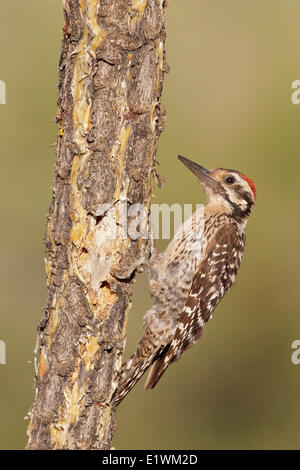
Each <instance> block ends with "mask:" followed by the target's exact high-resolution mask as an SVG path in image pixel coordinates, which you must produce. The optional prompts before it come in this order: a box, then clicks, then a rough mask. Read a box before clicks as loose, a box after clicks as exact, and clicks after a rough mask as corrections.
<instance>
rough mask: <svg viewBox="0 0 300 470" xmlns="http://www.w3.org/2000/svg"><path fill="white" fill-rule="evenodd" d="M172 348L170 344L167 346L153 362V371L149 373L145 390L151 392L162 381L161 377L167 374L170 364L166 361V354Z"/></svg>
mask: <svg viewBox="0 0 300 470" xmlns="http://www.w3.org/2000/svg"><path fill="white" fill-rule="evenodd" d="M169 347H170V344H167V345H166V346H165V347H164V348H163V349H162V351H161V353H160V354H159V356H158V357H157V359H155V361H154V362H153V364H152V366H151V369H150V371H149V374H148V377H147V380H146V382H145V385H144V388H145V390H150V389H152V388H154V387H155V385H156V384H157V382H158V381H159V380H160V378H161V376H162V375H163V373H164V372H165V370H166V368H167V367H168V365H169V363H168V362H166V361H165V357H166V353H167V351H168V349H169Z"/></svg>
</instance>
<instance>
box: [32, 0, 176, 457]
mask: <svg viewBox="0 0 300 470" xmlns="http://www.w3.org/2000/svg"><path fill="white" fill-rule="evenodd" d="M164 8H165V2H164V1H163V0H148V1H146V0H145V1H143V0H131V1H128V0H101V1H99V0H80V1H79V0H68V1H67V0H65V1H64V14H65V26H64V29H63V44H62V51H61V57H60V63H59V99H58V113H57V123H58V125H59V135H58V138H57V149H56V165H55V179H54V187H53V200H52V203H51V206H50V210H49V216H48V224H47V229H46V235H45V245H46V275H47V286H48V298H47V303H46V307H45V313H44V317H43V318H42V320H41V321H40V324H39V327H38V328H39V364H38V366H37V367H36V377H35V387H36V395H35V399H34V403H33V405H32V408H31V410H30V412H29V418H30V421H29V426H28V444H27V448H28V449H109V448H110V446H111V439H112V435H113V431H114V427H115V424H114V410H113V406H112V403H111V398H112V396H113V394H114V392H115V390H116V387H117V385H118V372H119V371H120V368H121V363H122V356H123V350H124V345H125V335H126V325H127V315H128V311H129V308H130V299H131V294H132V285H133V282H134V274H135V272H136V271H137V270H138V269H141V268H142V265H143V263H144V262H145V260H146V258H147V253H148V249H149V246H148V245H149V244H148V241H147V240H143V239H141V238H137V239H131V238H129V237H128V235H126V236H125V237H124V238H120V237H118V236H116V237H112V233H113V232H114V231H115V230H116V231H117V232H116V235H118V231H119V232H120V231H122V220H123V217H124V213H123V212H124V211H125V210H128V207H130V206H131V205H132V204H135V203H140V204H143V205H144V206H145V207H146V208H147V209H148V211H149V208H150V198H151V194H152V177H153V175H154V174H155V155H156V149H157V143H158V137H159V134H160V132H161V130H162V128H163V121H164V113H163V112H162V111H161V107H160V96H161V91H162V83H163V75H164V72H165V71H166V67H167V66H166V62H165V46H164V43H165V26H164ZM104 204H105V205H106V206H103V205H104Z"/></svg>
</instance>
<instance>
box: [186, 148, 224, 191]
mask: <svg viewBox="0 0 300 470" xmlns="http://www.w3.org/2000/svg"><path fill="white" fill-rule="evenodd" d="M178 158H179V160H180V161H181V162H182V163H183V164H184V165H185V166H186V167H187V168H188V169H189V170H191V171H192V172H193V173H194V174H195V175H196V176H197V177H198V178H199V180H200V181H201V183H203V185H204V186H209V187H210V188H216V186H217V185H218V183H217V181H216V180H215V179H214V178H212V177H211V176H210V171H209V170H207V169H206V168H204V166H201V165H198V163H195V162H192V161H191V160H188V159H187V158H185V157H183V156H182V155H178Z"/></svg>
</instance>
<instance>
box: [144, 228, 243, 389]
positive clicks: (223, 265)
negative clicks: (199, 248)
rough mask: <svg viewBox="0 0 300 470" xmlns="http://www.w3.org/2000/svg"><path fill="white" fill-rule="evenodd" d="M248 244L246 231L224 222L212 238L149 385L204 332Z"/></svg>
mask: <svg viewBox="0 0 300 470" xmlns="http://www.w3.org/2000/svg"><path fill="white" fill-rule="evenodd" d="M244 245H245V235H244V234H242V235H241V234H240V233H239V232H237V230H236V229H235V227H234V226H233V225H231V224H226V225H225V226H222V227H221V228H220V229H219V230H218V231H217V232H216V234H215V236H214V237H213V238H212V239H211V241H210V242H209V245H208V247H207V250H206V254H205V256H204V258H203V260H202V261H201V263H200V265H199V268H198V270H197V272H196V274H195V276H194V278H193V281H192V285H191V288H190V292H189V295H188V298H187V300H186V304H185V307H184V310H183V312H182V314H181V316H180V319H179V322H178V326H177V328H176V331H175V334H174V338H173V340H172V342H171V343H170V345H168V346H167V347H165V349H164V350H163V351H162V353H161V355H160V356H159V357H158V358H157V359H156V361H155V362H154V363H153V365H152V367H151V370H150V372H149V376H148V378H147V382H146V384H145V388H147V389H148V388H153V387H154V386H155V385H156V384H157V382H158V381H159V379H160V377H161V376H162V374H163V373H164V371H165V370H166V368H167V367H168V366H169V365H170V364H171V363H172V362H174V361H176V360H178V359H179V358H180V356H181V355H182V354H183V352H184V351H185V350H186V349H187V348H189V347H190V346H191V345H192V344H194V343H195V342H196V341H197V340H198V339H199V338H200V336H201V334H202V332H203V328H204V326H205V325H206V323H207V322H208V320H209V319H210V318H211V316H212V313H213V311H214V309H215V307H216V306H217V304H218V303H219V301H220V300H221V298H222V297H223V295H224V293H225V292H226V291H227V290H228V289H229V288H230V286H231V285H232V283H233V282H234V279H235V276H236V273H237V270H238V268H239V265H240V262H241V258H242V254H243V251H244Z"/></svg>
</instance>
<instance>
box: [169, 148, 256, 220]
mask: <svg viewBox="0 0 300 470" xmlns="http://www.w3.org/2000/svg"><path fill="white" fill-rule="evenodd" d="M178 158H179V160H180V161H181V162H182V163H184V165H185V166H187V167H188V168H189V170H191V171H192V172H193V173H194V174H195V175H196V176H197V177H198V178H199V180H200V182H201V185H202V187H203V189H204V191H205V194H206V198H207V203H208V204H216V205H218V206H221V207H222V208H223V209H224V211H225V212H227V213H231V214H232V215H233V216H234V217H235V218H236V219H247V217H248V216H249V214H250V212H251V210H252V208H253V206H254V204H255V200H256V188H255V185H254V183H253V181H252V180H251V179H250V178H247V176H245V175H244V174H243V173H240V172H239V171H235V170H225V169H224V168H214V169H213V170H207V169H206V168H204V167H203V166H201V165H198V163H195V162H192V161H191V160H188V159H187V158H185V157H182V156H181V155H178Z"/></svg>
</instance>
